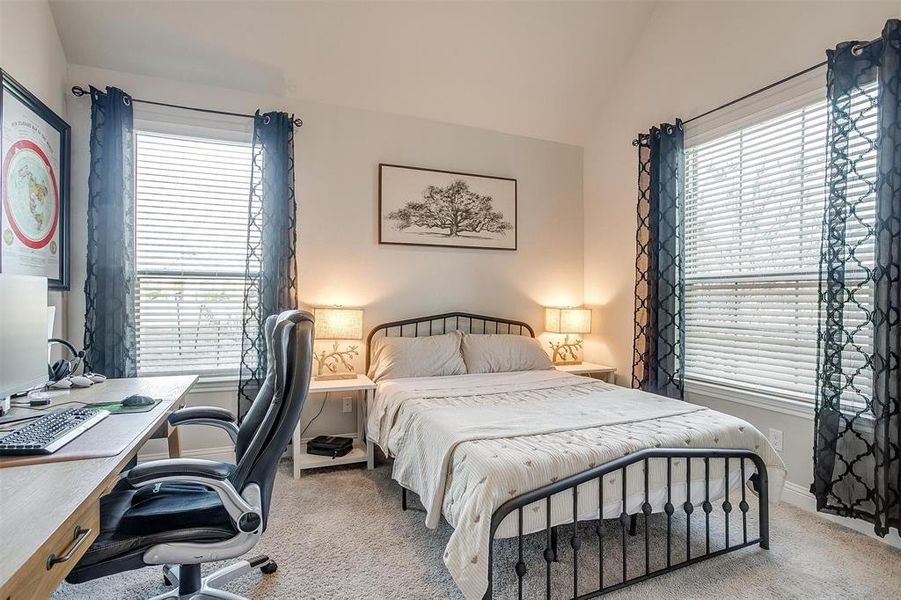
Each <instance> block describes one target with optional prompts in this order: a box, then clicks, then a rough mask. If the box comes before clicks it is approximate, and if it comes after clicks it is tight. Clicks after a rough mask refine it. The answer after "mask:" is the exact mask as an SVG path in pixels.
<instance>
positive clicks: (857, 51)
mask: <svg viewBox="0 0 901 600" xmlns="http://www.w3.org/2000/svg"><path fill="white" fill-rule="evenodd" d="M881 39H882V38H876V39H875V40H870V41H869V42H862V43H859V44H855V45H854V46H852V48H851V53H852V54H853V55H854V56H860V53H861V52H863V49H864V48H866V47H867V46H869V45H870V44H875V43H876V42H878V41H880V40H881ZM828 62H829V61H826V60H824V61H823V62H820V63H817V64H815V65H813V66H811V67H807V68H806V69H803V70H801V71H798V72H797V73H794V74H792V75H789V76H788V77H783V78H782V79H780V80H779V81H776V82H775V83H771V84H769V85H765V86H763V87H762V88H760V89H757V90H754V91H753V92H751V93H749V94H745V95H744V96H742V97H741V98H736V99H735V100H730V101H729V102H726V103H725V104H721V105H720V106H717V107H716V108H711V109H710V110H708V111H706V112H702V113H701V114H699V115H695V116H694V117H692V118H690V119H686V120H684V121H682V124H683V125H687V124H689V123H691V122H692V121H696V120H697V119H700V118H702V117H706V116H707V115H712V114H713V113H715V112H717V111H720V110H723V109H724V108H729V107H730V106H733V105H734V104H738V103H739V102H742V101H744V100H747V99H748V98H753V97H754V96H756V95H757V94H762V93H763V92H765V91H767V90H770V89H772V88H774V87H776V86H777V85H782V84H783V83H786V82H788V81H791V80H792V79H796V78H798V77H801V76H802V75H806V74H808V73H810V72H811V71H815V70H817V69H819V68H820V67H823V66H825V65H826V64H827V63H828ZM639 137H641V136H639ZM639 143H640V141H639V139H635V140H632V145H633V146H637V145H638V144H639Z"/></svg>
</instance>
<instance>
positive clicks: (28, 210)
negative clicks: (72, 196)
mask: <svg viewBox="0 0 901 600" xmlns="http://www.w3.org/2000/svg"><path fill="white" fill-rule="evenodd" d="M2 77H3V94H2V97H0V121H2V128H0V164H2V170H0V178H2V180H0V203H2V209H0V273H14V274H18V275H38V276H41V277H46V278H47V284H48V287H49V288H50V289H54V290H68V289H69V136H70V128H69V125H68V124H67V123H66V122H65V121H63V120H62V119H61V118H60V117H59V115H57V114H56V113H54V112H53V111H52V110H50V108H49V107H47V105H46V104H44V103H43V102H41V101H40V100H38V99H37V98H36V97H35V96H34V95H33V94H32V93H31V92H29V91H28V90H27V89H25V87H23V86H22V85H21V84H20V83H18V82H17V81H16V80H15V79H13V78H12V77H10V76H9V74H7V73H6V72H5V71H3V72H2Z"/></svg>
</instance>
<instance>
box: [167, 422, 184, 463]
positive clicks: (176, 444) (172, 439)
mask: <svg viewBox="0 0 901 600" xmlns="http://www.w3.org/2000/svg"><path fill="white" fill-rule="evenodd" d="M166 428H167V432H166V441H167V442H168V444H169V458H181V442H180V440H179V438H178V427H173V426H172V425H169V424H168V423H167V424H166Z"/></svg>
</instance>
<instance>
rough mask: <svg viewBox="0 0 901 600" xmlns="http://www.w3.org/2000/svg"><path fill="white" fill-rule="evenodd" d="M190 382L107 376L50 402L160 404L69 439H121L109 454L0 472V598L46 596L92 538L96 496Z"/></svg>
mask: <svg viewBox="0 0 901 600" xmlns="http://www.w3.org/2000/svg"><path fill="white" fill-rule="evenodd" d="M195 381H197V377H196V376H194V375H188V376H178V377H140V378H136V379H110V380H108V381H105V382H103V383H101V384H96V385H93V386H91V387H89V388H84V389H79V390H75V391H71V392H70V393H69V394H67V395H64V396H62V397H60V398H56V399H54V401H55V402H56V403H62V402H66V401H72V400H77V401H80V402H86V403H92V402H104V401H107V402H109V401H112V400H117V399H121V398H125V397H126V396H130V395H131V394H143V395H146V396H150V397H152V398H160V399H161V400H162V402H160V403H159V404H157V405H156V406H155V407H154V408H153V410H151V411H149V412H146V413H134V414H113V415H110V416H108V417H107V418H106V419H104V420H103V421H101V422H100V423H98V424H97V425H95V426H94V427H92V428H91V429H89V430H87V431H86V432H85V433H83V434H82V435H80V436H79V437H78V438H76V439H75V441H73V442H70V443H71V444H75V443H76V442H82V443H81V447H82V448H84V447H87V446H89V444H88V443H87V442H90V444H94V445H96V447H97V448H99V449H103V448H105V447H109V444H108V443H107V444H106V445H105V444H104V441H105V440H108V439H111V438H112V437H113V436H115V437H117V438H123V437H124V438H126V439H127V440H128V441H127V444H126V446H125V448H124V449H123V450H121V451H120V452H119V453H118V454H116V455H115V456H103V457H98V458H85V459H81V460H67V461H59V462H47V463H39V464H28V465H23V466H9V467H4V468H0V540H2V542H0V600H7V599H14V600H15V599H19V598H47V597H48V596H50V594H52V593H53V590H55V589H56V587H57V586H58V585H59V583H60V582H61V581H62V580H63V579H64V578H65V577H66V575H67V574H68V573H69V571H70V570H71V569H72V567H74V566H75V564H76V563H77V562H78V559H79V558H80V557H81V556H82V555H83V554H84V552H85V551H86V550H87V549H88V546H90V545H91V542H93V541H94V539H96V537H97V534H98V533H99V528H100V526H99V523H100V504H99V499H100V496H102V495H103V494H104V493H106V492H107V491H108V490H109V489H110V488H112V486H113V485H115V483H116V480H117V479H118V476H119V473H120V472H121V470H122V469H123V468H124V467H125V465H127V464H128V462H129V461H130V460H131V459H132V458H133V457H134V456H135V455H136V454H137V453H138V450H140V449H141V446H143V444H144V442H146V441H147V439H148V438H150V437H151V436H152V435H153V433H154V432H155V431H157V430H158V429H159V428H160V427H161V426H162V425H164V424H165V422H166V419H167V418H168V416H169V414H170V413H171V412H173V411H174V410H176V409H178V408H180V407H182V406H184V403H185V398H186V396H187V393H188V391H189V390H190V389H191V386H193V385H194V382H195ZM11 414H13V413H11ZM65 448H66V446H64V447H63V449H65ZM63 449H61V450H59V451H58V452H62V450H63ZM77 528H81V529H80V530H79V529H77ZM87 529H90V530H91V532H90V533H89V534H88V533H83V532H84V531H85V530H87ZM79 538H84V541H83V543H81V544H80V545H79V546H78V549H77V550H76V551H75V552H74V553H73V554H72V557H71V559H70V560H68V561H66V562H60V563H57V564H55V565H53V566H52V567H51V568H49V569H48V567H47V562H48V557H49V556H50V555H51V554H54V555H56V556H62V555H65V554H66V552H67V551H68V550H70V549H72V548H73V547H74V545H75V542H76V541H77V540H78V539H79Z"/></svg>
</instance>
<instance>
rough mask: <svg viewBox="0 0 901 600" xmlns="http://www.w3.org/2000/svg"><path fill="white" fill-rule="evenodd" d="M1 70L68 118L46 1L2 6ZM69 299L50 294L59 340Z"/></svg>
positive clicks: (60, 57)
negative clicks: (55, 315) (54, 309)
mask: <svg viewBox="0 0 901 600" xmlns="http://www.w3.org/2000/svg"><path fill="white" fill-rule="evenodd" d="M0 67H2V68H3V70H4V71H7V72H8V73H9V74H10V76H12V78H13V79H15V80H16V81H18V82H19V83H21V84H22V85H24V86H25V87H26V88H27V89H28V90H29V91H30V92H31V93H32V94H34V95H35V96H37V97H38V98H39V99H40V100H41V101H42V102H43V103H44V104H46V105H47V106H49V107H50V108H51V109H52V110H53V112H55V113H56V114H58V115H59V116H61V117H62V118H63V119H65V118H66V101H65V86H66V55H65V54H64V53H63V46H62V44H61V43H60V39H59V35H58V34H57V32H56V23H54V21H53V15H52V14H51V13H50V5H49V4H48V3H47V2H46V1H44V0H35V1H34V2H24V1H12V2H8V1H6V0H4V1H2V2H0ZM66 296H67V294H66V292H48V304H50V305H51V306H56V314H57V317H56V323H55V325H54V335H57V336H59V335H65V332H66Z"/></svg>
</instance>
